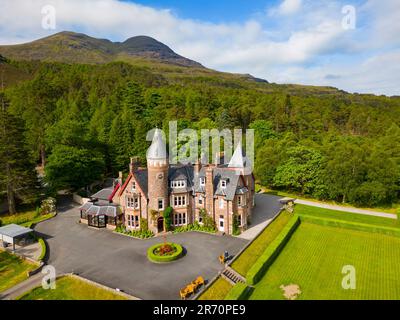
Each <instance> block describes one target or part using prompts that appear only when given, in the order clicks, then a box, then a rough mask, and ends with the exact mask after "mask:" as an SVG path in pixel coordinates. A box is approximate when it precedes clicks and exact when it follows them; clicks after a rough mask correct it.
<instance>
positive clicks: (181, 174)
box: [168, 165, 194, 192]
mask: <svg viewBox="0 0 400 320" xmlns="http://www.w3.org/2000/svg"><path fill="white" fill-rule="evenodd" d="M193 178H194V171H193V166H192V165H176V166H170V167H169V170H168V183H169V187H170V186H171V181H175V180H185V181H186V187H183V188H171V187H170V191H171V192H188V191H193Z"/></svg>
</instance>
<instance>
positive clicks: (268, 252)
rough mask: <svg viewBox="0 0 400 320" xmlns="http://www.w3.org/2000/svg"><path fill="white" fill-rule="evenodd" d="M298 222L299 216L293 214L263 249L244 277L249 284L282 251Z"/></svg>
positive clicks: (255, 280)
mask: <svg viewBox="0 0 400 320" xmlns="http://www.w3.org/2000/svg"><path fill="white" fill-rule="evenodd" d="M299 224H300V218H299V216H297V215H295V216H294V217H293V218H291V219H290V220H289V222H288V223H287V225H286V226H285V228H284V229H283V230H282V231H281V233H280V234H279V235H278V236H277V237H276V238H275V240H274V241H272V242H271V244H270V245H269V246H268V247H267V248H266V249H265V251H264V252H263V254H262V255H261V256H260V257H259V258H258V259H257V261H256V263H255V264H254V265H253V266H252V267H251V268H250V270H249V271H248V272H247V275H246V279H247V282H248V283H249V284H250V285H254V284H256V283H257V282H258V281H259V280H260V279H261V278H262V277H263V275H264V274H265V272H266V271H267V270H268V268H269V267H270V266H271V264H272V263H273V262H274V260H275V259H276V257H277V256H278V255H279V253H280V252H281V251H282V249H283V248H284V246H285V245H286V243H287V242H288V241H289V239H290V237H291V235H292V234H293V233H294V232H295V231H296V229H297V227H298V226H299Z"/></svg>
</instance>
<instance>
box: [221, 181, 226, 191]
mask: <svg viewBox="0 0 400 320" xmlns="http://www.w3.org/2000/svg"><path fill="white" fill-rule="evenodd" d="M221 188H222V189H225V188H226V180H221Z"/></svg>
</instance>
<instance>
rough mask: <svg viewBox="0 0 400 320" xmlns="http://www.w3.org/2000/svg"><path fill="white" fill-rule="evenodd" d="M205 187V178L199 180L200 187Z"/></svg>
mask: <svg viewBox="0 0 400 320" xmlns="http://www.w3.org/2000/svg"><path fill="white" fill-rule="evenodd" d="M205 185H206V178H204V177H203V178H200V186H202V187H204V186H205Z"/></svg>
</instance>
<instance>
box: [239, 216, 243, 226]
mask: <svg viewBox="0 0 400 320" xmlns="http://www.w3.org/2000/svg"><path fill="white" fill-rule="evenodd" d="M238 218H239V221H238V223H239V227H242V226H243V219H242V215H241V214H238Z"/></svg>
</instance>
